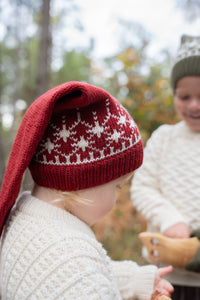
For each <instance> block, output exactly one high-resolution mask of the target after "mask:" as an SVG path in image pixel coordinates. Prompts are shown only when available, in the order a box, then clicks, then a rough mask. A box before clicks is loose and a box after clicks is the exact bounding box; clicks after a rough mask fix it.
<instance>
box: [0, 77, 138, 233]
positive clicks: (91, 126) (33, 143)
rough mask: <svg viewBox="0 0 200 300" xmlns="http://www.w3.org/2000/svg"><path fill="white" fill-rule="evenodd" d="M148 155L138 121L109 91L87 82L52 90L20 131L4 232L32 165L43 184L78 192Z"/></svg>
mask: <svg viewBox="0 0 200 300" xmlns="http://www.w3.org/2000/svg"><path fill="white" fill-rule="evenodd" d="M142 159H143V146H142V141H141V137H140V134H139V131H138V128H137V126H136V124H135V122H134V121H133V119H132V118H131V117H130V115H129V114H128V112H127V111H126V110H125V109H124V108H123V106H122V105H121V104H120V103H119V102H118V101H117V100H116V99H115V98H114V97H112V96H111V95H110V94H109V93H107V92H106V91H104V90H103V89H100V88H97V87H95V86H92V85H89V84H86V83H81V82H68V83H65V84H63V85H60V86H58V87H55V88H53V89H51V90H49V91H48V92H46V93H45V94H43V95H42V96H41V97H39V98H38V99H37V100H36V101H35V102H34V103H33V104H32V105H31V106H30V107H29V109H28V110H27V112H26V114H25V116H24V118H23V120H22V123H21V126H20V128H19V130H18V133H17V136H16V139H15V142H14V145H13V148H12V151H11V155H10V159H9V162H8V166H7V169H6V173H5V177H4V181H3V185H2V189H1V192H0V232H1V230H2V226H3V223H4V221H5V218H6V216H7V215H8V213H9V211H10V209H11V208H12V206H13V205H14V203H15V200H16V198H17V196H18V193H19V190H20V185H21V180H22V176H23V174H24V171H25V170H26V168H27V167H29V169H30V172H31V174H32V177H33V180H34V181H35V182H36V183H37V184H38V185H41V186H45V187H50V188H55V189H59V190H66V191H73V190H80V189H86V188H90V187H94V186H98V185H101V184H104V183H106V182H109V181H111V180H114V179H116V178H118V177H121V176H123V175H125V174H127V173H129V172H131V171H133V170H135V169H137V168H138V167H139V166H140V165H141V163H142Z"/></svg>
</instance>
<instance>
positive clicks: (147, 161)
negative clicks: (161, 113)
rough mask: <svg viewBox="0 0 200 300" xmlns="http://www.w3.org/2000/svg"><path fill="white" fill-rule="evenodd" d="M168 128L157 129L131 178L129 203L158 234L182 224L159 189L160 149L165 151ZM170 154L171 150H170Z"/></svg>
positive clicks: (176, 211) (166, 126) (181, 220)
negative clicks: (131, 203) (141, 161)
mask: <svg viewBox="0 0 200 300" xmlns="http://www.w3.org/2000/svg"><path fill="white" fill-rule="evenodd" d="M169 128H170V127H169V125H163V126H161V127H159V128H158V129H157V130H156V131H155V132H154V133H153V134H152V136H151V138H150V139H149V140H148V142H147V145H146V147H145V151H144V162H143V165H142V167H141V168H140V169H138V170H137V171H136V173H135V175H134V177H133V180H132V186H131V199H132V202H133V205H134V206H135V208H136V209H137V210H138V211H139V212H140V213H141V214H142V215H143V217H144V218H145V219H146V220H147V221H148V222H149V223H151V224H152V225H153V226H154V227H156V228H158V230H160V231H161V232H163V231H165V230H166V229H167V228H169V227H171V226H173V225H175V224H177V223H179V222H184V218H183V216H182V215H181V214H180V213H179V212H178V210H177V209H176V208H175V207H174V206H173V205H172V204H171V202H170V201H169V200H168V199H166V198H165V197H164V195H163V194H162V193H161V191H160V188H159V171H160V170H159V164H160V159H161V156H162V149H163V147H168V146H169V145H167V137H168V136H169V133H170V132H169V130H170V129H169ZM169 151H170V149H169Z"/></svg>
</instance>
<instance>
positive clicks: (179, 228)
mask: <svg viewBox="0 0 200 300" xmlns="http://www.w3.org/2000/svg"><path fill="white" fill-rule="evenodd" d="M163 234H164V235H166V236H168V237H171V238H177V239H178V238H179V239H184V238H189V237H190V234H191V230H190V228H189V227H188V226H187V225H186V224H185V223H177V224H175V225H173V226H171V227H169V228H168V229H166V230H165V231H164V232H163Z"/></svg>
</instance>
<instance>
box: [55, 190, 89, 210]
mask: <svg viewBox="0 0 200 300" xmlns="http://www.w3.org/2000/svg"><path fill="white" fill-rule="evenodd" d="M54 191H55V192H56V193H57V194H58V199H55V200H53V201H52V203H61V204H62V205H63V207H64V209H66V210H69V211H70V209H71V208H72V207H73V206H74V204H76V203H78V204H84V205H92V204H93V201H92V200H90V199H87V198H83V197H81V196H80V195H79V194H78V193H77V192H75V191H61V190H54Z"/></svg>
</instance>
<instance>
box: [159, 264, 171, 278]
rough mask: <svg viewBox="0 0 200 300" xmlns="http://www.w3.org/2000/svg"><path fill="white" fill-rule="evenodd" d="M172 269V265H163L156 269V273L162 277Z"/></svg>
mask: <svg viewBox="0 0 200 300" xmlns="http://www.w3.org/2000/svg"><path fill="white" fill-rule="evenodd" d="M172 271H173V267H172V266H168V267H163V268H159V269H158V274H159V276H160V277H163V276H165V275H167V274H169V273H171V272H172Z"/></svg>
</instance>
